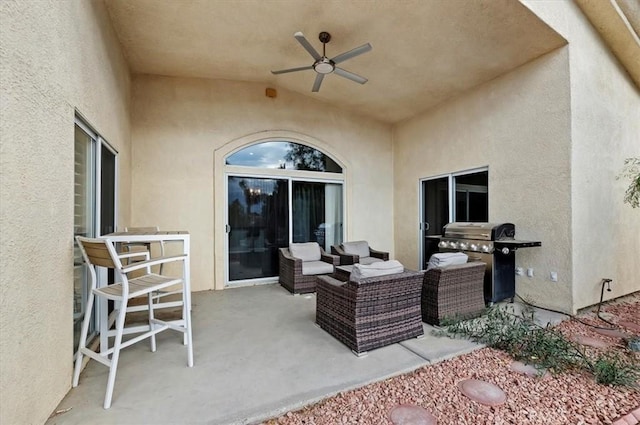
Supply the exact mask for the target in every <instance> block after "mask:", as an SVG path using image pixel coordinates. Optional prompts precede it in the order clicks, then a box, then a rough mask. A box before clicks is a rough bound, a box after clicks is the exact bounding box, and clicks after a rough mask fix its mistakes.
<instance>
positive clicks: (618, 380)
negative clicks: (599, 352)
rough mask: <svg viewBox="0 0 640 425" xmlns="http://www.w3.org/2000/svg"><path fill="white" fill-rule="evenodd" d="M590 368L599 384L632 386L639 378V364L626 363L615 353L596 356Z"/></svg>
mask: <svg viewBox="0 0 640 425" xmlns="http://www.w3.org/2000/svg"><path fill="white" fill-rule="evenodd" d="M592 368H593V370H592V372H593V375H594V376H595V378H596V382H597V383H599V384H604V385H616V386H633V385H635V384H636V382H637V381H638V379H640V366H637V365H634V364H630V363H627V362H626V361H624V360H623V359H622V358H620V356H618V355H616V354H605V355H604V356H600V357H598V359H597V360H596V361H595V362H594V363H593V366H592Z"/></svg>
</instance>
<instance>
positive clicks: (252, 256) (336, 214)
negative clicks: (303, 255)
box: [225, 140, 344, 285]
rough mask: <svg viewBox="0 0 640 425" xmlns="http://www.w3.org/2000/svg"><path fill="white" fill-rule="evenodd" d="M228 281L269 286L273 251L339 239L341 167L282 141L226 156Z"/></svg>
mask: <svg viewBox="0 0 640 425" xmlns="http://www.w3.org/2000/svg"><path fill="white" fill-rule="evenodd" d="M225 163H226V173H227V174H226V175H227V217H226V218H227V224H226V232H227V241H226V242H227V283H229V284H231V285H241V284H254V283H256V282H259V281H261V280H262V281H265V282H272V281H273V280H275V278H276V277H277V276H278V275H279V272H280V271H279V268H278V262H279V256H278V253H279V251H278V249H279V248H284V247H288V246H289V244H290V243H291V242H318V243H319V244H320V246H322V247H323V248H324V249H325V251H327V252H329V251H330V249H331V245H336V244H339V243H341V242H342V238H343V232H344V230H343V225H342V223H343V218H342V217H343V214H344V210H343V196H344V195H343V190H342V187H343V182H344V175H343V169H342V166H340V165H339V164H338V163H337V162H336V161H335V160H333V159H332V158H331V157H330V156H329V155H327V154H325V153H324V152H322V151H320V150H318V149H316V148H314V147H312V146H308V145H303V144H300V143H296V142H293V141H287V140H269V141H261V142H258V143H255V144H252V145H249V146H246V147H244V148H242V149H240V150H238V151H236V152H234V153H232V154H230V155H229V156H227V157H226V158H225Z"/></svg>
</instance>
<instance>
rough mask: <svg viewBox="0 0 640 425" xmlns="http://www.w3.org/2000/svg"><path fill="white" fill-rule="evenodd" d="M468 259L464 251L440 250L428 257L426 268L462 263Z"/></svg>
mask: <svg viewBox="0 0 640 425" xmlns="http://www.w3.org/2000/svg"><path fill="white" fill-rule="evenodd" d="M468 259H469V256H468V255H467V254H465V253H464V252H440V253H437V254H433V255H432V256H431V258H429V264H428V265H427V270H431V269H433V268H436V267H447V266H453V265H455V264H464V263H466V262H467V260H468Z"/></svg>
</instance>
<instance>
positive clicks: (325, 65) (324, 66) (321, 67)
mask: <svg viewBox="0 0 640 425" xmlns="http://www.w3.org/2000/svg"><path fill="white" fill-rule="evenodd" d="M335 68H336V66H335V65H334V63H333V62H332V61H331V59H328V58H326V57H325V58H322V59H320V60H319V61H317V62H316V63H314V64H313V69H314V70H315V71H316V72H317V73H318V74H331V73H332V72H333V70H334V69H335Z"/></svg>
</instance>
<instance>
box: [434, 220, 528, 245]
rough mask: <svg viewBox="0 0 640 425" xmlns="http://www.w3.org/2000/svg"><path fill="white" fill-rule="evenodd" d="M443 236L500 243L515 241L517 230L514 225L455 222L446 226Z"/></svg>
mask: <svg viewBox="0 0 640 425" xmlns="http://www.w3.org/2000/svg"><path fill="white" fill-rule="evenodd" d="M442 235H443V236H444V237H447V238H458V239H475V240H481V241H499V240H504V239H513V238H514V237H515V235H516V228H515V225H514V224H513V223H470V222H454V223H449V224H447V225H445V226H444V228H443V229H442Z"/></svg>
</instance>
